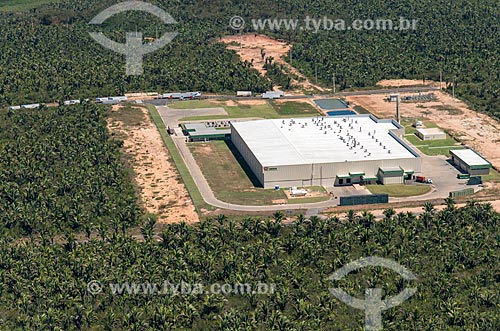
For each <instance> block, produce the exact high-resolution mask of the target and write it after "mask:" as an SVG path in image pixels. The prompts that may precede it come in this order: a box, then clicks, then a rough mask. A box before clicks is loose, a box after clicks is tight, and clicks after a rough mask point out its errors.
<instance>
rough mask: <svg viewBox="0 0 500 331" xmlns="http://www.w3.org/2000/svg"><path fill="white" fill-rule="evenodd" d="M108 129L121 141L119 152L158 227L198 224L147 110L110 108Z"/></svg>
mask: <svg viewBox="0 0 500 331" xmlns="http://www.w3.org/2000/svg"><path fill="white" fill-rule="evenodd" d="M108 128H109V129H110V131H111V132H112V133H113V134H114V135H115V136H116V137H117V138H119V139H122V140H123V141H124V146H123V149H124V152H125V154H126V158H127V161H128V163H129V165H130V167H131V168H132V169H133V171H134V180H135V182H136V184H137V186H138V188H139V192H140V197H141V200H142V202H143V205H144V208H145V209H146V210H147V212H149V213H153V214H157V215H158V221H159V223H171V222H180V221H186V222H196V221H198V220H199V219H198V215H197V213H196V211H195V208H194V205H193V203H192V201H191V199H190V197H189V195H188V193H187V191H186V189H185V187H184V184H183V183H182V180H181V178H180V176H179V174H178V172H177V169H176V168H175V166H174V165H173V164H172V162H171V159H170V156H169V153H168V151H167V149H166V148H165V146H164V145H163V143H162V140H161V136H160V134H159V132H158V130H157V128H156V126H155V125H154V124H153V123H152V121H151V119H150V117H149V116H148V111H147V109H145V108H142V107H131V106H114V107H113V108H112V112H111V116H110V119H109V121H108Z"/></svg>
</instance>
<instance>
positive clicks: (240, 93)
mask: <svg viewBox="0 0 500 331" xmlns="http://www.w3.org/2000/svg"><path fill="white" fill-rule="evenodd" d="M236 96H237V97H251V96H252V91H236Z"/></svg>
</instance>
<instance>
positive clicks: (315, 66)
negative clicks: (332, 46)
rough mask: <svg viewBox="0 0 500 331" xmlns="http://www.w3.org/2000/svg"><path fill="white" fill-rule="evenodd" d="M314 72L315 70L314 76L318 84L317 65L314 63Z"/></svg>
mask: <svg viewBox="0 0 500 331" xmlns="http://www.w3.org/2000/svg"><path fill="white" fill-rule="evenodd" d="M314 72H315V74H314V75H315V77H316V84H318V65H317V64H316V63H314Z"/></svg>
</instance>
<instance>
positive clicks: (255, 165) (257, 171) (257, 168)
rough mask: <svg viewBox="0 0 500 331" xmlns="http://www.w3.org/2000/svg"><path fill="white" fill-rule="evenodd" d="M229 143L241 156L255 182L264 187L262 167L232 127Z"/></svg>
mask: <svg viewBox="0 0 500 331" xmlns="http://www.w3.org/2000/svg"><path fill="white" fill-rule="evenodd" d="M231 141H232V143H233V144H234V146H235V147H236V148H237V149H238V151H239V152H240V154H241V155H242V156H243V158H244V159H245V161H246V162H247V164H248V166H249V167H250V169H251V170H252V172H253V173H254V175H255V177H256V178H257V180H258V181H259V182H260V184H261V185H263V186H264V173H263V168H262V165H261V164H260V162H259V161H258V160H257V158H256V157H255V155H254V154H253V153H252V151H251V150H250V148H248V146H247V144H246V143H245V141H244V140H243V139H242V138H241V136H240V134H239V133H238V131H237V130H236V129H235V128H234V127H231Z"/></svg>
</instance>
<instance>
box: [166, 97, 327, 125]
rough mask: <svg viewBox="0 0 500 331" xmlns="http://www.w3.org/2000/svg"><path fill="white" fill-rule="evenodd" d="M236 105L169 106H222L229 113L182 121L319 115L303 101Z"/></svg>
mask: <svg viewBox="0 0 500 331" xmlns="http://www.w3.org/2000/svg"><path fill="white" fill-rule="evenodd" d="M235 103H236V105H235V106H226V105H225V104H224V103H223V102H214V101H207V100H195V101H183V102H177V103H174V104H172V105H169V107H171V108H174V109H196V108H215V107H222V108H224V109H225V110H226V112H227V113H228V115H216V116H190V117H185V118H182V119H181V121H197V120H218V119H226V118H251V117H256V118H265V119H270V118H282V117H290V116H294V117H307V116H315V115H319V113H318V112H317V110H316V109H315V108H314V107H313V106H311V105H310V104H307V103H303V102H294V101H288V102H284V103H282V104H278V103H275V102H269V101H266V103H264V104H260V105H245V104H241V103H238V102H235Z"/></svg>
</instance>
